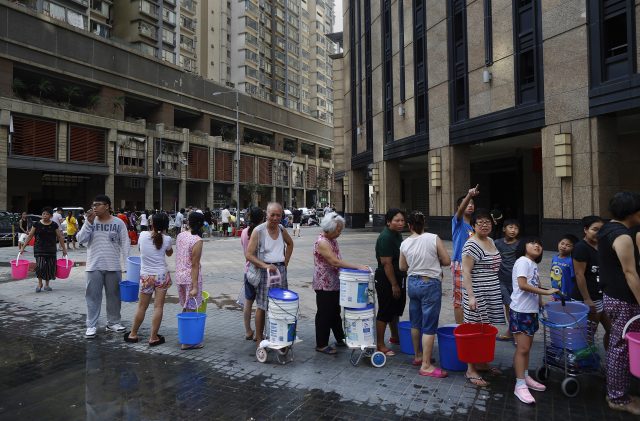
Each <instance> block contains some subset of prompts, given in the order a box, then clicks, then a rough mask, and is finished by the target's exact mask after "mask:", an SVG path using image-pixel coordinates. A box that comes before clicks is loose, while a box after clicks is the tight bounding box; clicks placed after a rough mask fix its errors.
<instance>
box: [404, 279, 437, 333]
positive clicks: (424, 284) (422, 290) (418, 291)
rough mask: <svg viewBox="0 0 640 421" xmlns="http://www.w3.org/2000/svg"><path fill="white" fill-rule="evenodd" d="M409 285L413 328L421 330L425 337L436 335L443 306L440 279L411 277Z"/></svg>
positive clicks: (410, 313) (410, 314) (410, 315)
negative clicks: (441, 306)
mask: <svg viewBox="0 0 640 421" xmlns="http://www.w3.org/2000/svg"><path fill="white" fill-rule="evenodd" d="M407 283H408V288H407V289H408V291H409V317H410V319H411V328H413V329H419V330H420V331H421V332H422V333H423V334H424V335H435V334H436V329H437V328H438V319H439V318H440V305H441V304H442V283H441V282H440V279H428V280H425V279H423V278H421V277H420V276H415V275H411V276H409V279H408V282H407Z"/></svg>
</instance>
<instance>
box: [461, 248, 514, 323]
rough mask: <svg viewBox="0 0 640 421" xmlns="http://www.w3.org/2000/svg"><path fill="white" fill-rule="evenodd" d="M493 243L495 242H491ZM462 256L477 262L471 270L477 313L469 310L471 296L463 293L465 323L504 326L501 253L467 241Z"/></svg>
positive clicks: (465, 292)
mask: <svg viewBox="0 0 640 421" xmlns="http://www.w3.org/2000/svg"><path fill="white" fill-rule="evenodd" d="M491 241H492V242H493V240H491ZM462 256H463V257H464V256H470V257H471V258H473V261H474V262H475V263H474V265H473V269H471V285H472V287H473V294H474V296H475V297H476V302H477V303H478V305H477V311H472V310H471V309H470V308H469V295H468V294H467V291H466V290H465V291H463V295H462V307H463V309H464V321H465V323H491V324H504V323H505V320H504V312H503V310H502V295H501V294H500V281H499V280H498V271H499V270H500V262H501V258H500V252H499V251H498V250H497V249H496V248H495V247H494V251H487V250H485V249H483V248H482V247H481V246H480V244H478V243H477V242H476V241H474V240H473V239H471V240H469V241H467V242H466V243H465V245H464V247H463V249H462Z"/></svg>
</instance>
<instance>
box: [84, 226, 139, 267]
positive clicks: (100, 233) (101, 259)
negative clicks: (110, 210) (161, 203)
mask: <svg viewBox="0 0 640 421" xmlns="http://www.w3.org/2000/svg"><path fill="white" fill-rule="evenodd" d="M77 237H78V242H80V243H85V244H86V245H87V269H86V271H87V272H92V271H95V270H106V271H112V272H116V271H117V272H119V271H121V270H122V266H121V263H120V256H122V258H123V260H124V261H126V260H127V257H129V248H130V246H131V243H130V241H129V233H128V232H127V226H126V225H125V224H124V222H122V220H120V219H118V218H115V217H111V218H110V219H109V220H108V221H107V222H101V221H100V220H98V218H96V219H94V220H93V224H90V223H89V221H88V220H87V221H86V222H85V223H84V225H82V229H81V230H80V232H79V233H78V236H77Z"/></svg>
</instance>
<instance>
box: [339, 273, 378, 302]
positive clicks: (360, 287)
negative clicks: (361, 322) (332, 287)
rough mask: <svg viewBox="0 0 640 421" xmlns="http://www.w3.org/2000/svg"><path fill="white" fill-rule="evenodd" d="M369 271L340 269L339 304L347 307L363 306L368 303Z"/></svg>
mask: <svg viewBox="0 0 640 421" xmlns="http://www.w3.org/2000/svg"><path fill="white" fill-rule="evenodd" d="M370 280H371V272H369V271H366V270H355V269H340V305H341V306H342V307H349V308H365V307H366V306H367V305H368V304H369V282H370Z"/></svg>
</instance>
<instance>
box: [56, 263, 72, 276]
mask: <svg viewBox="0 0 640 421" xmlns="http://www.w3.org/2000/svg"><path fill="white" fill-rule="evenodd" d="M72 268H73V260H69V259H58V260H56V278H58V279H67V278H68V277H69V274H70V273H71V269H72Z"/></svg>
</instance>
